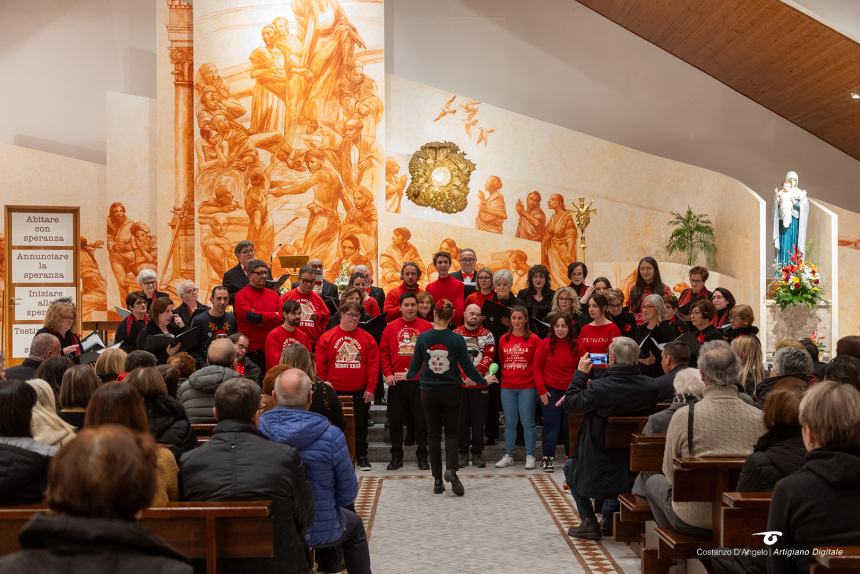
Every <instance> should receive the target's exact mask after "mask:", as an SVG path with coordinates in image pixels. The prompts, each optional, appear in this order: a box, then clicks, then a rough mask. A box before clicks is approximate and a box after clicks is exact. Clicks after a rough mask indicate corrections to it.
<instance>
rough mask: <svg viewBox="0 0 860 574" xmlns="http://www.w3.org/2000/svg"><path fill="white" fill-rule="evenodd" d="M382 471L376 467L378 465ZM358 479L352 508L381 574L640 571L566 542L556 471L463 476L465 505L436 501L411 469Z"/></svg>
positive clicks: (610, 544)
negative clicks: (359, 520) (358, 489)
mask: <svg viewBox="0 0 860 574" xmlns="http://www.w3.org/2000/svg"><path fill="white" fill-rule="evenodd" d="M375 466H376V467H381V465H375ZM407 466H409V467H412V468H405V469H402V470H400V471H396V472H389V471H380V470H376V471H372V472H364V473H361V474H360V476H359V478H360V479H361V489H360V493H359V498H358V500H357V503H356V508H357V510H358V511H359V513H360V514H361V515H362V517H363V518H364V521H365V525H366V527H367V528H368V531H369V535H370V555H371V559H372V561H373V571H374V572H376V573H378V574H389V573H407V572H408V573H410V574H425V573H427V574H430V573H433V574H447V573H451V574H454V573H456V574H479V573H480V574H485V573H487V572H492V573H498V574H506V573H511V574H514V573H516V574H520V573H523V572H528V571H530V570H533V569H537V571H540V572H541V573H542V574H554V573H559V574H561V573H564V574H569V573H573V572H625V573H633V572H638V571H639V558H638V557H637V556H636V555H635V554H634V553H633V552H632V551H631V550H630V548H629V547H628V546H627V545H626V544H619V543H616V542H614V541H613V540H612V539H604V540H602V541H600V542H592V541H580V540H574V539H572V538H569V537H568V536H567V535H566V534H565V532H566V531H567V528H569V527H570V526H574V525H576V524H578V523H579V518H578V516H577V514H576V510H575V508H574V506H573V500H572V499H571V498H570V495H569V494H567V493H566V492H563V491H562V490H561V484H562V481H563V477H562V473H561V470H560V469H558V470H556V472H555V473H553V474H552V475H550V474H544V473H542V472H540V471H525V470H523V469H522V468H521V467H512V468H506V469H501V470H497V469H494V468H486V469H476V468H471V467H470V468H468V469H464V470H461V471H460V472H459V475H460V477H461V479H462V480H463V485H464V486H465V488H466V495H465V496H464V497H462V498H460V497H456V496H454V495H453V494H452V493H451V489H450V486H448V485H446V491H445V494H443V495H434V494H433V481H432V479H431V476H430V473H429V472H422V471H419V470H417V469H416V468H414V466H413V465H411V464H408V465H407Z"/></svg>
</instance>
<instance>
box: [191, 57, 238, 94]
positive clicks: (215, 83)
mask: <svg viewBox="0 0 860 574" xmlns="http://www.w3.org/2000/svg"><path fill="white" fill-rule="evenodd" d="M205 88H212V89H214V90H215V91H216V92H217V93H218V95H219V96H220V97H221V99H222V100H228V99H230V86H229V85H228V84H227V82H226V81H225V80H224V78H222V77H221V74H219V73H218V66H216V65H215V64H212V63H206V64H200V67H199V68H197V74H195V76H194V91H195V92H197V97H198V98H200V99H203V91H204V89H205Z"/></svg>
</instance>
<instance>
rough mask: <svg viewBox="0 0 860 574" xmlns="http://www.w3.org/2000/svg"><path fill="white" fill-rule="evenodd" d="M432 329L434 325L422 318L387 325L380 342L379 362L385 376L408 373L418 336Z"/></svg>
mask: <svg viewBox="0 0 860 574" xmlns="http://www.w3.org/2000/svg"><path fill="white" fill-rule="evenodd" d="M432 328H433V325H431V324H430V323H428V322H427V321H425V320H424V319H422V318H420V317H416V319H415V320H414V321H412V322H410V323H407V322H406V321H404V320H403V317H400V318H399V319H395V320H394V321H392V322H391V323H389V324H388V325H386V326H385V330H384V331H383V332H382V339H381V340H380V342H379V362H380V364H381V365H382V374H383V376H386V377H388V376H390V375H394V374H395V373H406V371H408V370H409V363H410V362H412V355H413V353H414V351H415V341H417V340H418V335H420V334H421V333H423V332H425V331H429V330H430V329H432Z"/></svg>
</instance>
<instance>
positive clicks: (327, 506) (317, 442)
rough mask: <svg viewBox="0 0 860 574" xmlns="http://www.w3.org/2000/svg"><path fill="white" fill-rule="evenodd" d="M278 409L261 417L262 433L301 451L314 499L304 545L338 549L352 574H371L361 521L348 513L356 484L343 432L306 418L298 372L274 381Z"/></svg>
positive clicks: (304, 385)
mask: <svg viewBox="0 0 860 574" xmlns="http://www.w3.org/2000/svg"><path fill="white" fill-rule="evenodd" d="M274 396H275V400H276V401H277V403H278V406H277V408H275V409H273V410H271V411H269V412H267V413H265V414H264V415H263V416H262V417H260V424H259V427H260V432H262V433H263V434H264V435H265V436H266V437H268V438H269V439H270V440H272V441H275V442H279V443H283V444H288V445H290V446H292V447H293V448H295V449H296V450H298V451H299V456H300V457H301V460H302V462H303V463H304V464H305V468H306V469H307V477H308V481H309V482H310V483H311V490H312V491H313V498H314V518H313V522H312V523H311V527H310V529H309V530H308V532H307V534H306V536H305V541H306V543H307V545H308V546H309V547H312V548H315V549H321V548H326V547H331V546H338V545H340V546H341V547H342V548H343V557H344V561H345V562H346V570H347V572H349V573H350V574H353V573H356V572H359V573H367V574H369V573H370V551H369V549H368V546H367V535H366V533H365V530H364V524H363V523H362V521H361V517H360V516H358V514H356V513H355V512H353V511H352V510H349V509H347V508H346V507H347V506H349V505H351V504H352V503H353V502H355V497H356V495H357V494H358V481H357V480H356V478H355V471H354V470H353V466H352V460H351V459H350V456H349V449H348V448H347V446H346V439H345V438H344V436H343V432H341V430H340V429H339V428H337V427H336V426H334V425H332V424H331V422H330V421H329V420H328V419H327V418H326V417H324V416H323V415H321V414H319V413H314V412H309V411H308V409H309V408H310V405H311V399H312V396H313V391H312V390H311V380H310V377H308V375H307V374H306V373H305V372H304V371H300V370H299V369H289V370H287V371H284V372H283V373H281V374H280V375H278V377H277V378H276V379H275V385H274Z"/></svg>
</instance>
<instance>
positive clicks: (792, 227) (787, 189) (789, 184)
mask: <svg viewBox="0 0 860 574" xmlns="http://www.w3.org/2000/svg"><path fill="white" fill-rule="evenodd" d="M797 182H798V177H797V173H796V172H793V171H790V172H788V173H787V174H785V182H784V183H783V184H782V188H777V189H775V190H774V192H775V195H774V200H773V246H774V247H775V249H776V263H777V267H778V269H782V267H783V266H785V265H787V264H788V263H789V259H790V258H791V256H792V254H793V253H794V252H795V251H799V252H800V254H801V255H805V254H804V250H805V249H806V222H807V219H808V218H809V199H807V197H806V191H804V190H803V189H800V188H799V187H797Z"/></svg>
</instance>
